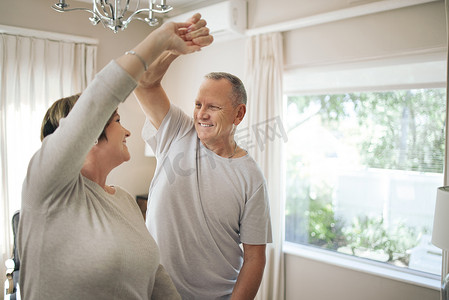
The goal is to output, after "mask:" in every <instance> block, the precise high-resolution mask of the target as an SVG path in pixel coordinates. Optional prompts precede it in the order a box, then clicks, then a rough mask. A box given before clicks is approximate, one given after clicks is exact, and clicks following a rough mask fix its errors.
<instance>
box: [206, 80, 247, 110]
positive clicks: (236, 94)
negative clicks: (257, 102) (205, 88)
mask: <svg viewBox="0 0 449 300" xmlns="http://www.w3.org/2000/svg"><path fill="white" fill-rule="evenodd" d="M204 78H207V79H212V80H220V79H226V80H227V81H229V83H230V84H231V86H232V96H233V99H232V105H233V106H234V107H236V106H237V105H239V104H245V105H246V102H247V96H246V90H245V86H244V85H243V82H242V81H241V80H240V79H239V78H238V77H237V76H234V75H232V74H229V73H226V72H211V73H209V74H207V75H206V76H204Z"/></svg>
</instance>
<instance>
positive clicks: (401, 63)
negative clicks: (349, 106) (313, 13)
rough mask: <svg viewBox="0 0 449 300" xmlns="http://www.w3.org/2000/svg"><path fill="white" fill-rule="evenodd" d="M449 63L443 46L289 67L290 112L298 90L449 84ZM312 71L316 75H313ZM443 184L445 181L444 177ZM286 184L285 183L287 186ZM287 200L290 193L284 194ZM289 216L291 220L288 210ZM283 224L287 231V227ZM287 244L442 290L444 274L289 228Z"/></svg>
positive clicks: (300, 252)
mask: <svg viewBox="0 0 449 300" xmlns="http://www.w3.org/2000/svg"><path fill="white" fill-rule="evenodd" d="M446 66H447V63H446V53H445V52H440V51H438V52H430V53H421V54H417V55H404V56H400V57H394V58H392V57H388V58H382V59H376V60H364V61H358V62H350V63H342V64H336V65H329V66H316V67H311V68H304V69H295V68H293V69H288V70H285V72H284V103H285V104H284V113H286V111H287V110H286V103H287V98H288V96H292V95H311V94H326V93H335V94H336V93H346V92H373V91H384V90H393V89H414V88H447V83H446ZM364 72H368V73H367V74H372V75H371V76H366V78H365V77H363V78H362V77H360V74H364ZM410 72H412V73H411V74H412V76H406V75H409V74H410ZM413 72H415V74H413ZM388 73H389V74H388ZM310 74H311V76H309V75H310ZM351 74H352V75H351ZM382 74H383V75H382ZM385 74H388V75H389V76H390V77H388V76H384V75H385ZM415 75H416V76H415ZM351 76H352V77H353V78H354V79H355V80H354V82H353V83H352V84H351V83H350V84H347V82H345V80H348V78H351ZM376 76H377V78H378V80H372V81H370V80H369V79H372V78H376ZM446 111H448V107H446ZM284 117H285V115H284ZM284 119H285V118H284ZM445 163H446V162H445ZM445 169H446V168H445ZM441 184H442V185H443V182H442V183H441ZM285 188H286V186H285V183H284V190H285ZM285 200H286V195H285V196H284V201H285ZM283 218H284V219H283V220H284V222H285V214H284V215H283ZM283 230H284V231H283V232H284V233H285V228H284V229H283ZM282 248H283V253H284V254H289V255H295V256H299V257H302V258H306V259H311V260H315V261H319V262H323V263H326V264H330V265H335V266H339V267H342V268H346V269H350V270H355V271H359V272H364V273H367V274H372V275H376V276H380V277H384V278H389V279H393V280H398V281H401V282H405V283H409V284H413V285H416V286H421V287H425V288H430V289H433V290H440V288H441V275H435V274H430V273H426V272H422V271H418V270H413V269H409V268H400V267H396V266H391V265H388V264H385V263H382V262H377V261H374V260H369V259H365V258H360V257H357V256H352V255H348V254H343V253H338V252H334V251H330V250H326V249H321V248H319V247H316V246H313V245H304V244H299V243H294V242H289V241H286V240H285V234H284V241H283V247H282ZM443 255H444V254H443Z"/></svg>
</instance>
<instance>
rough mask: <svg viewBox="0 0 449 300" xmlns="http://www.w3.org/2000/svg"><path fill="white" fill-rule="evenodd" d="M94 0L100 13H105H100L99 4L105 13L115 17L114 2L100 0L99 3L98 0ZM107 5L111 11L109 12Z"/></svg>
mask: <svg viewBox="0 0 449 300" xmlns="http://www.w3.org/2000/svg"><path fill="white" fill-rule="evenodd" d="M93 2H94V3H95V8H96V10H98V12H99V14H100V15H103V14H101V13H100V9H99V8H98V5H100V7H101V11H103V13H104V15H105V16H106V17H109V16H111V17H112V18H113V16H114V6H113V5H112V4H110V3H109V1H108V0H100V3H99V4H98V1H97V0H93ZM106 7H108V8H109V13H108V11H107V9H106Z"/></svg>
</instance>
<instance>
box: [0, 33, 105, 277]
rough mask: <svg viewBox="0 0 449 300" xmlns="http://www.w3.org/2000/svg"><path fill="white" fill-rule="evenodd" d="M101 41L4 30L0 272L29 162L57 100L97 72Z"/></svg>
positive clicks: (0, 46) (0, 43) (0, 55)
mask: <svg viewBox="0 0 449 300" xmlns="http://www.w3.org/2000/svg"><path fill="white" fill-rule="evenodd" d="M96 51H97V46H96V45H89V44H83V43H79V42H61V41H55V40H48V39H45V38H41V37H36V36H26V35H15V34H8V33H1V34H0V83H1V84H0V133H1V137H0V139H1V144H0V167H1V173H0V251H1V257H2V259H1V262H0V266H1V267H0V274H5V269H4V261H5V260H6V259H7V258H9V257H10V256H11V250H12V229H11V217H12V215H13V213H14V212H15V211H17V210H19V209H20V203H21V192H22V182H23V179H24V177H25V173H26V168H27V165H28V162H29V160H30V158H31V156H32V155H33V153H34V152H35V151H36V150H37V149H38V148H39V146H40V143H41V142H40V128H41V122H42V119H43V117H44V114H45V112H46V110H47V109H48V107H49V106H50V105H51V104H52V103H53V102H54V101H55V100H57V99H59V98H62V97H65V96H70V95H72V94H75V93H78V92H81V91H82V90H83V89H84V88H85V87H86V85H87V83H88V82H90V81H91V80H92V79H93V76H94V74H95V70H96Z"/></svg>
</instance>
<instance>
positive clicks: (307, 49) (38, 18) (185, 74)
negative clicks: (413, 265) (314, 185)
mask: <svg viewBox="0 0 449 300" xmlns="http://www.w3.org/2000/svg"><path fill="white" fill-rule="evenodd" d="M53 1H56V0H53ZM368 2H376V1H373V0H370V1H363V0H314V1H308V0H278V1H275V2H273V1H269V0H248V10H249V17H248V26H249V28H256V27H260V26H265V25H270V24H274V23H277V22H282V21H285V20H290V19H294V18H299V17H304V16H310V15H315V14H319V13H324V12H328V11H332V10H336V9H342V8H346V7H350V6H352V5H356V4H363V3H368ZM51 4H52V1H46V0H45V1H44V0H16V1H5V0H3V1H1V2H0V23H2V24H4V25H10V26H22V27H29V28H35V29H41V30H51V31H56V32H63V33H72V34H76V35H84V36H89V37H94V38H98V39H99V40H100V46H99V52H98V62H99V66H103V65H104V64H106V63H107V61H109V60H110V59H111V58H113V57H115V56H117V55H119V54H120V53H123V52H124V51H126V50H127V49H129V48H130V47H131V46H132V45H134V44H135V43H136V42H137V41H138V40H140V39H141V38H142V37H143V36H144V35H145V34H146V33H147V32H148V29H147V28H145V27H144V26H145V25H144V24H138V23H136V24H131V25H130V27H129V28H128V29H127V30H126V31H125V32H121V33H119V34H117V35H115V36H114V35H113V34H112V33H110V32H109V31H108V30H106V29H103V28H102V27H100V26H97V27H92V26H91V25H90V24H89V22H88V21H87V16H86V17H84V16H83V14H82V13H81V12H73V13H70V14H69V13H66V14H57V13H56V12H53V11H52V10H51V9H50V8H49V6H50V5H51ZM19 10H21V11H20V13H18V11H19ZM33 14H35V15H33ZM365 20H366V22H365ZM414 24H415V25H414ZM399 25H400V27H399ZM444 26H445V25H444V4H443V1H438V2H435V3H431V4H426V5H422V6H416V7H413V8H408V9H404V10H400V11H399V10H398V11H396V12H394V17H392V16H391V15H390V14H378V15H373V16H368V17H363V18H354V19H351V20H347V21H344V22H343V21H341V22H339V23H334V24H325V25H320V26H315V27H309V28H304V29H300V30H295V31H292V32H289V33H285V34H284V47H285V58H286V64H287V65H288V66H301V65H303V66H306V65H310V64H314V65H316V64H323V63H330V62H332V63H335V62H338V61H339V60H340V59H341V58H342V57H343V58H345V59H346V57H348V59H362V60H363V59H364V58H366V56H370V57H371V56H375V55H382V54H383V55H388V54H389V53H392V52H393V54H394V55H397V54H399V53H401V51H406V50H407V49H412V50H414V51H418V50H420V49H421V50H424V51H427V50H428V49H438V48H441V47H444V46H445V41H446V40H445V39H446V32H445V29H444V28H445V27H444ZM401 33H405V34H404V35H400V34H401ZM342 41H344V42H343V43H342ZM348 51H349V52H348ZM435 51H437V52H438V51H440V52H441V49H440V50H435ZM348 53H349V54H350V55H349V56H347V55H348ZM244 65H245V41H244V40H237V41H231V42H226V43H223V44H220V43H217V44H215V45H212V46H210V47H209V48H206V49H204V50H203V51H201V52H200V53H195V54H192V55H190V56H186V57H181V58H179V59H178V60H177V61H176V62H175V63H174V64H173V65H172V67H171V68H170V70H169V72H168V73H167V76H166V78H165V80H164V81H163V85H164V87H165V88H166V90H167V93H168V95H169V97H170V98H171V99H172V101H173V103H175V104H176V105H178V106H180V107H181V108H183V109H184V110H185V111H186V112H188V113H191V112H192V109H193V100H194V98H195V95H196V92H197V90H198V87H199V85H200V82H201V80H202V76H203V75H204V74H205V73H207V72H211V71H227V72H230V73H233V74H235V75H237V76H239V77H240V78H241V79H244V72H245V71H244ZM131 98H132V97H131ZM119 110H120V113H121V115H122V119H123V120H124V125H125V126H127V127H128V129H130V130H131V132H132V134H133V136H132V139H131V141H130V143H129V147H130V151H131V153H132V155H133V158H132V161H131V162H130V163H127V164H126V165H123V167H120V170H119V171H120V172H121V173H120V174H119V173H118V172H117V173H114V174H111V178H110V179H111V180H110V181H113V182H115V183H118V184H120V185H122V186H124V187H125V188H127V189H129V190H130V192H132V193H135V194H138V193H143V192H146V189H147V186H148V184H149V177H150V176H151V174H152V172H153V170H154V160H153V159H151V158H145V157H143V148H144V147H143V142H141V141H140V137H139V136H140V127H141V123H142V122H143V118H141V117H140V115H139V108H138V107H137V106H136V103H135V99H129V100H128V101H127V102H126V104H125V105H122V107H120V108H119ZM131 175H132V176H131ZM136 179H137V180H136ZM286 296H287V299H288V300H296V299H305V300H320V299H336V300H340V299H341V300H359V299H368V300H371V299H373V300H374V299H376V300H378V299H383V300H390V299H391V300H401V299H404V300H405V299H407V300H438V299H439V292H438V291H436V290H431V289H428V288H423V287H419V286H415V285H411V284H406V283H401V282H398V281H395V280H391V279H387V278H382V277H378V276H373V275H368V274H365V273H360V272H356V271H351V270H348V269H345V268H341V267H336V266H332V265H329V264H324V263H320V262H316V261H314V260H310V259H305V258H300V257H297V256H294V255H290V254H288V255H286ZM273 300H275V299H273Z"/></svg>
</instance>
